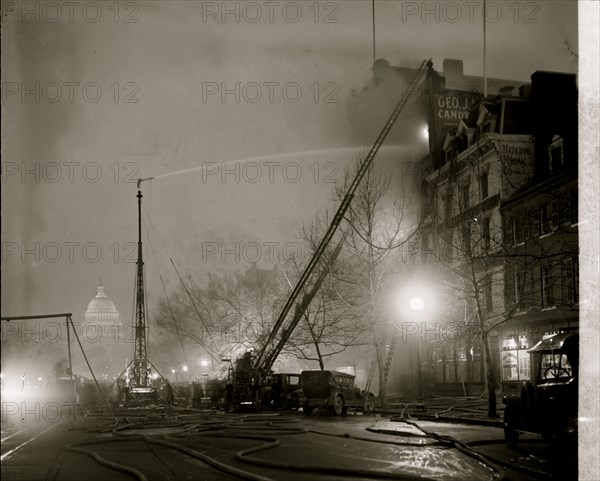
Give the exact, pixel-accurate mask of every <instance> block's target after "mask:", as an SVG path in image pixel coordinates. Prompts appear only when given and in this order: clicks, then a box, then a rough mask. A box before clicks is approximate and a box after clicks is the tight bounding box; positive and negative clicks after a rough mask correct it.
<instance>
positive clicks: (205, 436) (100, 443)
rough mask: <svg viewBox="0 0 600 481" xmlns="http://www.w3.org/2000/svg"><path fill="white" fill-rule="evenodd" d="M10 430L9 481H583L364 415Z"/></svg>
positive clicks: (425, 427) (466, 430)
mask: <svg viewBox="0 0 600 481" xmlns="http://www.w3.org/2000/svg"><path fill="white" fill-rule="evenodd" d="M117 414H118V420H119V422H118V423H114V420H113V418H111V417H110V416H108V415H107V413H104V414H102V413H96V414H95V415H93V416H89V417H88V418H87V419H86V418H82V417H79V418H78V419H77V421H76V422H75V424H70V423H69V422H68V420H67V419H64V420H62V421H61V422H56V423H48V422H38V423H29V424H27V425H23V424H22V423H21V422H20V421H19V420H18V419H17V420H16V421H15V420H13V422H12V423H11V424H12V425H11V426H3V428H2V479H3V480H5V481H21V480H32V481H33V480H36V481H37V480H56V481H67V480H77V481H81V480H98V481H100V480H106V479H111V480H116V481H119V480H121V479H123V480H129V479H139V480H216V481H219V480H233V479H249V480H259V481H266V480H300V481H302V480H321V479H326V480H332V481H333V480H336V481H337V480H340V481H341V480H346V479H356V480H362V479H365V480H370V479H400V480H413V479H415V480H416V479H420V480H428V479H431V480H446V479H447V480H460V481H470V480H474V481H481V480H488V479H489V480H494V479H505V480H509V479H510V480H537V479H557V480H568V479H576V478H577V473H576V463H575V462H570V463H569V462H568V460H565V459H560V457H557V456H555V455H554V456H552V455H551V454H550V450H549V447H548V445H547V443H545V442H543V441H542V440H540V439H538V438H535V437H533V436H531V437H527V436H525V437H523V438H522V442H521V443H520V445H519V448H518V450H514V449H511V448H509V447H508V446H506V445H505V444H504V441H503V433H502V430H501V429H498V428H496V427H487V426H485V427H484V426H476V425H463V424H454V423H453V424H449V423H438V422H429V421H416V420H399V419H398V418H395V419H392V418H389V417H387V418H386V417H381V416H379V415H375V416H373V415H371V416H363V415H360V414H356V415H352V414H350V415H348V416H342V417H332V416H326V415H316V416H311V417H307V416H304V415H303V414H302V413H301V412H300V413H279V414H278V413H270V414H227V415H225V414H223V413H222V412H217V411H201V410H191V409H178V410H173V411H165V410H164V409H158V410H151V409H130V410H128V411H120V412H118V413H117Z"/></svg>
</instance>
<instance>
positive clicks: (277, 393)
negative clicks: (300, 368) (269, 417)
mask: <svg viewBox="0 0 600 481" xmlns="http://www.w3.org/2000/svg"><path fill="white" fill-rule="evenodd" d="M266 391H267V392H265V396H264V399H265V404H266V405H267V406H269V407H272V408H274V409H284V410H291V411H297V410H298V409H299V408H300V399H301V397H302V389H300V374H298V373H287V372H281V373H273V374H271V376H270V379H269V382H268V385H267V390H266Z"/></svg>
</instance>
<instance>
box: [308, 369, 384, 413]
mask: <svg viewBox="0 0 600 481" xmlns="http://www.w3.org/2000/svg"><path fill="white" fill-rule="evenodd" d="M300 386H301V387H302V391H303V394H304V397H303V400H302V410H303V411H304V414H305V415H307V416H310V415H311V414H312V413H313V411H314V410H315V409H318V410H327V411H329V412H332V413H333V414H335V415H336V416H340V415H342V414H346V412H347V410H348V409H349V408H352V409H360V410H362V411H363V412H365V413H371V412H373V410H374V409H375V396H373V394H372V393H370V392H368V391H361V390H360V389H359V388H358V387H355V386H354V376H353V375H351V374H346V373H343V372H337V371H302V373H301V374H300Z"/></svg>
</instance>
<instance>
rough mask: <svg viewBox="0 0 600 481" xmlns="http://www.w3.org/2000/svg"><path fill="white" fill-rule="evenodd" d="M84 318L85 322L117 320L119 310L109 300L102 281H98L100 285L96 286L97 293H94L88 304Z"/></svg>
mask: <svg viewBox="0 0 600 481" xmlns="http://www.w3.org/2000/svg"><path fill="white" fill-rule="evenodd" d="M84 319H85V322H86V323H87V322H106V323H115V322H119V312H118V311H117V308H116V307H115V304H114V302H113V301H111V300H110V299H109V298H108V296H107V295H106V292H105V291H104V286H103V285H102V281H100V285H99V286H98V293H97V294H96V297H94V298H93V299H92V300H91V301H90V303H89V304H88V307H87V310H86V311H85V314H84Z"/></svg>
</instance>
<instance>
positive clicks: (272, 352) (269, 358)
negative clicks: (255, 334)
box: [228, 59, 433, 404]
mask: <svg viewBox="0 0 600 481" xmlns="http://www.w3.org/2000/svg"><path fill="white" fill-rule="evenodd" d="M432 66H433V64H432V63H431V59H430V60H423V62H422V63H421V65H420V67H419V69H418V70H417V72H416V73H415V75H414V78H413V79H412V83H411V86H412V88H411V89H409V90H408V91H407V92H406V93H405V94H404V95H402V97H401V98H400V100H399V101H398V103H397V104H396V106H395V108H394V110H393V111H392V113H391V115H390V116H389V118H388V120H387V121H386V123H385V125H384V127H383V129H382V130H381V132H380V133H379V136H378V137H377V139H376V140H375V143H374V144H373V146H372V147H371V149H370V151H369V153H368V154H367V156H366V157H365V158H364V159H363V161H362V162H361V163H360V164H359V166H358V169H357V172H356V175H355V177H354V179H353V180H352V183H351V184H350V186H349V188H348V191H347V192H346V194H345V196H344V198H343V199H342V202H341V203H340V206H339V207H338V210H337V211H336V213H335V215H334V217H333V219H332V221H331V224H330V225H329V227H328V229H327V231H326V232H325V235H324V236H323V239H321V242H320V243H319V245H318V246H317V248H316V250H315V252H314V253H313V256H312V258H311V259H310V261H309V262H308V264H307V265H306V267H305V268H304V271H303V272H302V274H301V276H300V278H299V279H298V282H297V283H296V285H295V286H294V288H293V290H292V292H291V293H290V295H289V297H288V298H287V300H286V302H285V304H284V306H283V308H282V309H281V312H280V313H279V316H278V317H277V320H276V321H275V324H274V325H273V329H272V330H271V332H270V334H269V337H268V338H267V341H266V342H265V344H264V346H263V347H262V349H261V350H260V351H259V352H258V354H257V356H256V358H255V360H254V363H253V367H252V379H251V381H250V382H252V383H253V388H252V392H253V397H254V399H253V401H254V402H255V403H256V404H260V402H261V390H262V389H263V387H264V386H265V384H266V381H267V380H268V377H269V375H270V373H271V368H272V367H273V363H274V362H275V360H276V359H277V356H278V355H279V354H280V353H281V351H282V349H283V347H284V346H285V344H286V343H287V341H288V340H289V338H290V336H291V335H292V333H293V332H294V329H295V328H296V326H297V325H298V323H299V322H300V319H301V318H302V316H303V314H304V312H305V311H306V309H307V308H308V306H309V305H310V303H311V301H312V300H313V298H314V296H315V295H316V293H317V292H318V290H319V288H320V287H321V285H322V284H323V282H324V281H325V279H326V278H327V275H328V274H329V270H330V267H331V266H333V264H334V263H335V261H336V259H337V257H338V256H339V254H340V252H341V250H342V247H343V243H344V242H343V238H342V241H340V242H339V243H338V244H337V245H336V246H335V247H334V249H333V252H332V254H331V256H330V258H329V259H328V261H327V263H325V264H326V265H325V266H324V268H323V269H321V270H320V271H319V272H318V274H316V277H315V276H313V274H314V272H315V269H316V268H317V266H318V265H319V264H320V263H322V258H323V255H324V254H325V252H326V249H327V248H328V246H329V244H330V243H331V240H332V239H333V236H334V235H335V233H336V231H337V229H338V227H339V226H340V224H341V222H342V220H343V219H344V216H345V215H346V212H347V211H348V208H349V207H350V204H351V203H352V199H353V198H354V195H355V193H356V191H357V189H358V187H359V185H360V183H361V181H362V180H363V178H364V176H365V174H366V173H367V171H368V170H369V168H370V167H371V165H372V164H373V160H374V159H375V156H376V155H377V153H378V151H379V149H380V147H381V145H382V144H383V142H384V141H385V139H386V137H387V136H388V134H389V132H390V130H391V129H392V127H393V126H394V124H395V123H396V120H398V117H399V116H400V113H401V112H402V110H403V109H404V107H405V106H406V104H407V102H408V100H409V98H410V96H411V94H412V93H413V92H414V91H415V90H416V88H417V87H418V85H419V84H420V83H421V81H422V80H423V77H424V75H425V73H426V71H427V70H428V69H431V68H432ZM312 278H314V280H313V282H312V285H310V287H308V288H307V286H308V284H309V280H311V279H312ZM302 293H304V294H303V295H302V297H300V295H301V294H302ZM294 306H295V307H294ZM292 308H294V312H293V315H292V316H291V318H290V319H289V320H288V316H289V314H290V311H291V310H292ZM286 321H287V322H286ZM390 362H391V361H390ZM245 388H246V392H248V389H247V387H245ZM228 392H229V393H230V395H231V389H230V390H229V391H228ZM233 397H234V398H235V397H236V396H235V394H234V396H233ZM239 398H240V397H239V396H237V399H239Z"/></svg>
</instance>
